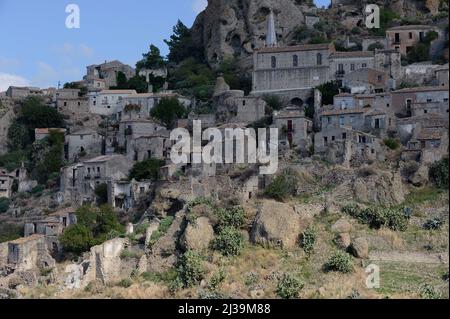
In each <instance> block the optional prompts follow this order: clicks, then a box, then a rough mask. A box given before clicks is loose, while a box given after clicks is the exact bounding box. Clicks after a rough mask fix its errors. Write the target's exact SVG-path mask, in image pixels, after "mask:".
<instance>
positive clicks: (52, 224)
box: [24, 207, 77, 237]
mask: <svg viewBox="0 0 450 319" xmlns="http://www.w3.org/2000/svg"><path fill="white" fill-rule="evenodd" d="M76 223H77V216H76V213H75V209H74V208H72V207H69V208H65V209H62V210H59V211H57V212H55V213H52V214H50V215H48V216H47V217H46V218H44V219H42V220H38V221H31V222H27V223H25V228H24V236H25V237H28V236H31V235H34V234H40V235H44V236H46V237H58V236H59V235H61V234H62V233H63V232H64V230H65V229H66V228H67V227H70V226H72V225H75V224H76Z"/></svg>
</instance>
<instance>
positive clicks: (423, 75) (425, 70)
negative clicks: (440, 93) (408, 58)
mask: <svg viewBox="0 0 450 319" xmlns="http://www.w3.org/2000/svg"><path fill="white" fill-rule="evenodd" d="M439 68H440V65H438V64H433V63H432V62H431V61H424V62H417V63H412V64H408V65H406V66H404V67H403V73H402V79H401V80H402V81H403V82H407V83H415V84H416V85H417V86H422V85H423V86H428V85H432V84H433V82H436V73H435V71H436V70H438V69H439ZM436 85H437V83H436Z"/></svg>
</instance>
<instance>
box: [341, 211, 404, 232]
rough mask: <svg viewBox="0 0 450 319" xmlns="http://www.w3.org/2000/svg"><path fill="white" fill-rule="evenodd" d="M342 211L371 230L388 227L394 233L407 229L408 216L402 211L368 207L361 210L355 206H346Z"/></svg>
mask: <svg viewBox="0 0 450 319" xmlns="http://www.w3.org/2000/svg"><path fill="white" fill-rule="evenodd" d="M342 211H343V212H344V213H346V214H348V215H350V216H351V217H353V218H355V219H357V220H358V221H359V222H360V223H362V224H367V225H369V226H370V227H372V228H377V229H379V228H381V227H382V226H385V227H388V228H390V229H392V230H394V231H405V230H406V228H407V227H408V222H409V220H408V216H407V215H406V214H405V212H404V210H403V209H398V208H384V207H368V208H366V209H361V208H359V207H358V206H356V205H347V206H344V207H343V208H342Z"/></svg>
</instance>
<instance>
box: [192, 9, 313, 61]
mask: <svg viewBox="0 0 450 319" xmlns="http://www.w3.org/2000/svg"><path fill="white" fill-rule="evenodd" d="M308 3H310V1H307V0H306V1H298V0H277V1H273V0H259V1H252V0H209V1H208V7H207V8H206V10H205V11H204V12H202V13H200V15H199V16H198V17H197V19H196V21H195V23H194V26H193V34H194V37H195V42H196V43H197V46H199V47H204V48H205V56H206V58H207V60H208V61H209V62H210V64H211V65H216V64H217V62H218V61H220V60H222V59H223V58H225V57H227V56H236V57H240V58H243V57H248V56H249V55H250V54H251V53H252V52H253V50H254V49H255V48H258V47H262V46H263V45H264V41H265V38H266V33H267V22H266V18H267V16H268V15H269V13H270V9H272V10H273V11H274V14H275V20H276V30H277V36H278V38H279V39H280V40H283V39H288V38H290V37H291V34H292V31H293V30H294V28H295V27H296V26H298V25H301V24H303V23H304V21H305V17H304V14H303V12H304V10H305V9H307V8H309V7H310V6H311V5H310V4H308Z"/></svg>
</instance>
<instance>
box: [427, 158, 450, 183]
mask: <svg viewBox="0 0 450 319" xmlns="http://www.w3.org/2000/svg"><path fill="white" fill-rule="evenodd" d="M430 179H431V181H432V182H433V183H434V184H435V185H436V186H437V187H438V188H442V189H448V157H447V158H444V159H442V160H440V161H438V162H436V163H434V164H433V165H432V166H431V167H430Z"/></svg>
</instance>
